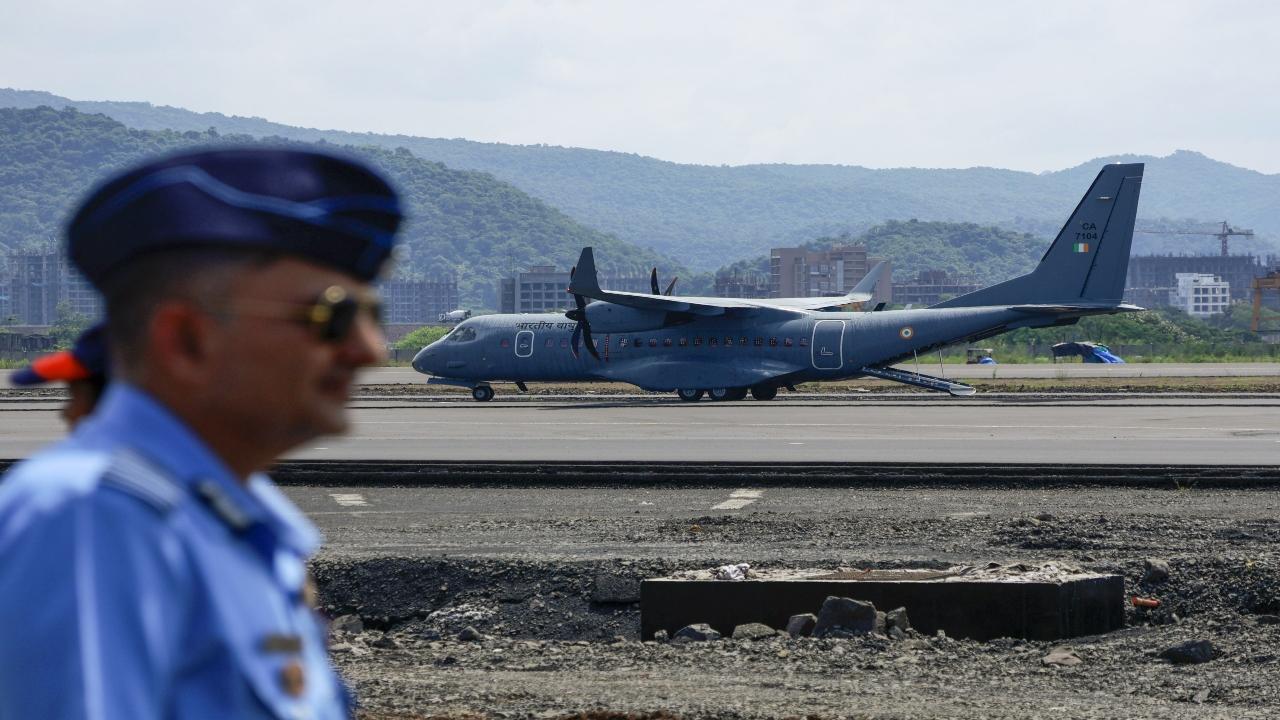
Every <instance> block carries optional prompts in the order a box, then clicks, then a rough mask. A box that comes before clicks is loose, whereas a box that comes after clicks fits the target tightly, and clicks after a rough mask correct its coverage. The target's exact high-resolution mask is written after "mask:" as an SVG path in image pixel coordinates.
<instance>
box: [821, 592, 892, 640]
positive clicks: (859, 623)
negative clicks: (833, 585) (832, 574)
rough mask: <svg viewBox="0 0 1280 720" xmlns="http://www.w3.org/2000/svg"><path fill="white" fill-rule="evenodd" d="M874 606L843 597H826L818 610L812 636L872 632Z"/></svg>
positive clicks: (875, 618) (874, 614)
mask: <svg viewBox="0 0 1280 720" xmlns="http://www.w3.org/2000/svg"><path fill="white" fill-rule="evenodd" d="M876 620H877V617H876V606H875V605H872V604H871V603H869V602H863V601H861V600H854V599H853V598H845V597H835V596H831V597H828V598H827V599H826V600H825V601H823V603H822V609H821V610H820V611H818V622H817V625H815V626H814V628H813V636H814V637H818V638H824V637H852V636H855V635H865V634H867V633H870V632H874V631H875V629H876Z"/></svg>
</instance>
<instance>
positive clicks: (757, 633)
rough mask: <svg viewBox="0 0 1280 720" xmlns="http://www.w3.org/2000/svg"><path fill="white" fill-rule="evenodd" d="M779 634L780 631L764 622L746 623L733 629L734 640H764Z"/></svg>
mask: <svg viewBox="0 0 1280 720" xmlns="http://www.w3.org/2000/svg"><path fill="white" fill-rule="evenodd" d="M777 634H778V631H776V630H774V629H773V628H771V627H769V626H768V625H765V624H764V623H746V624H745V625H739V626H737V627H735V628H734V629H733V639H734V640H763V639H765V638H771V637H773V636H774V635H777Z"/></svg>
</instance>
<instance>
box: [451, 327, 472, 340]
mask: <svg viewBox="0 0 1280 720" xmlns="http://www.w3.org/2000/svg"><path fill="white" fill-rule="evenodd" d="M475 339H476V329H475V328H473V327H462V326H459V327H457V328H455V329H454V331H453V332H451V333H449V342H467V341H470V340H475Z"/></svg>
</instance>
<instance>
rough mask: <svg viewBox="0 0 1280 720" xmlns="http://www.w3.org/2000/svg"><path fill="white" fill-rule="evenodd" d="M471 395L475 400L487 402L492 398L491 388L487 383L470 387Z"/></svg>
mask: <svg viewBox="0 0 1280 720" xmlns="http://www.w3.org/2000/svg"><path fill="white" fill-rule="evenodd" d="M471 397H473V398H475V400H476V402H489V401H490V400H492V399H493V388H492V387H490V386H488V385H477V386H475V387H473V388H471Z"/></svg>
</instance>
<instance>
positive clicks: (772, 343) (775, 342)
mask: <svg viewBox="0 0 1280 720" xmlns="http://www.w3.org/2000/svg"><path fill="white" fill-rule="evenodd" d="M769 347H778V338H769Z"/></svg>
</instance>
